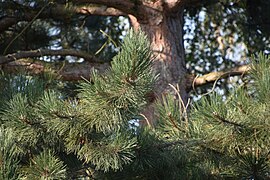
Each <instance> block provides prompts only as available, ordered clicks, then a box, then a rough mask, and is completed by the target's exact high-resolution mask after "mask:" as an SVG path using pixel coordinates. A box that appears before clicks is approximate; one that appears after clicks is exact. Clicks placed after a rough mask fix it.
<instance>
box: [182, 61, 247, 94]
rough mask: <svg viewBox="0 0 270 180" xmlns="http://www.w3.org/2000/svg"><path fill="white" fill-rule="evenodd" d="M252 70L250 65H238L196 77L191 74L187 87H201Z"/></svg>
mask: <svg viewBox="0 0 270 180" xmlns="http://www.w3.org/2000/svg"><path fill="white" fill-rule="evenodd" d="M250 70H251V67H250V65H242V66H237V67H234V68H231V69H228V70H225V71H219V72H211V73H209V74H205V75H203V76H200V77H195V76H194V75H191V76H190V77H188V79H189V80H188V83H187V89H191V88H192V87H199V86H203V85H205V84H209V83H213V82H215V81H217V80H218V79H221V78H227V77H229V76H241V75H244V74H245V73H247V72H248V71H250Z"/></svg>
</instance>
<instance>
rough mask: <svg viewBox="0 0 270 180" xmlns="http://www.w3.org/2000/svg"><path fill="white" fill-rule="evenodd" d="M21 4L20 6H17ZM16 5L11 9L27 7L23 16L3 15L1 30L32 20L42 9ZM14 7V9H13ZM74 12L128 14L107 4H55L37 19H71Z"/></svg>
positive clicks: (100, 14)
mask: <svg viewBox="0 0 270 180" xmlns="http://www.w3.org/2000/svg"><path fill="white" fill-rule="evenodd" d="M17 6H19V7H17ZM17 6H16V7H11V10H16V9H18V8H20V9H25V11H24V13H23V15H21V16H3V17H1V18H0V32H3V31H5V30H7V29H8V28H9V27H11V26H13V25H15V24H17V23H18V22H20V21H31V20H32V19H33V18H34V17H35V16H36V14H37V13H38V12H39V10H40V9H32V8H29V7H27V6H23V5H20V4H18V5H17ZM12 8H14V9H12ZM72 14H81V15H99V16H121V15H126V14H125V13H123V12H122V11H120V10H118V9H115V8H112V7H107V6H72V7H66V6H64V5H57V4H55V5H53V6H48V8H47V9H46V10H45V11H43V12H41V13H40V15H39V16H38V17H37V19H49V18H52V19H54V20H69V19H70V17H71V15H72Z"/></svg>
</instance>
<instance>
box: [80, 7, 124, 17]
mask: <svg viewBox="0 0 270 180" xmlns="http://www.w3.org/2000/svg"><path fill="white" fill-rule="evenodd" d="M75 12H76V13H77V14H85V15H98V16H125V15H126V14H125V13H124V12H122V11H120V10H118V9H115V8H112V7H107V6H99V7H93V6H81V7H76V8H75Z"/></svg>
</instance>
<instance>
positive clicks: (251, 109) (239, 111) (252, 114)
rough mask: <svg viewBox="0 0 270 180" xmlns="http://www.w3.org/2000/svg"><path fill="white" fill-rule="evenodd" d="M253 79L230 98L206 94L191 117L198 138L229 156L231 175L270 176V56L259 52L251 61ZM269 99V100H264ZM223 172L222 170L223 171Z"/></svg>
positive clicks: (242, 176)
mask: <svg viewBox="0 0 270 180" xmlns="http://www.w3.org/2000/svg"><path fill="white" fill-rule="evenodd" d="M252 66H253V69H252V74H251V77H252V78H253V80H254V82H253V83H251V84H250V85H249V86H251V87H249V88H248V89H249V90H245V87H244V86H242V87H239V88H238V89H236V90H235V91H234V92H233V93H232V94H231V96H230V97H228V98H227V99H225V100H224V99H222V97H220V96H218V95H212V96H211V97H208V98H207V97H203V98H202V100H201V101H200V102H199V103H196V105H195V110H194V111H192V114H191V117H192V121H193V126H194V127H196V128H198V127H199V128H200V129H199V131H198V132H197V137H199V138H200V139H201V140H202V141H204V142H205V144H206V146H207V148H210V149H211V150H213V151H216V152H217V153H219V154H220V156H225V157H230V162H231V166H232V167H234V168H233V169H232V171H231V173H232V175H234V176H235V177H236V176H238V177H241V178H248V179H249V178H254V179H267V178H269V168H270V167H269V152H270V149H269V147H270V146H269V145H270V141H269V127H270V126H269V125H270V124H269V122H270V121H269V120H270V119H269V117H270V116H269V115H270V114H269V111H268V110H269V108H270V107H269V101H268V100H267V98H269V89H270V83H269V82H270V81H269V77H267V75H268V74H269V68H270V59H269V57H267V56H265V55H263V54H260V55H259V56H258V57H257V58H254V60H253V62H252ZM265 98H266V99H265ZM220 173H222V171H221V172H220Z"/></svg>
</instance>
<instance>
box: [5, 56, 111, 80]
mask: <svg viewBox="0 0 270 180" xmlns="http://www.w3.org/2000/svg"><path fill="white" fill-rule="evenodd" d="M109 67H110V65H109V63H103V64H100V63H92V62H88V61H84V62H82V63H66V64H65V63H49V62H44V61H40V60H30V59H21V60H18V61H14V62H10V63H7V64H4V65H2V70H3V71H4V72H6V73H14V74H17V73H19V72H21V71H26V72H28V73H30V74H32V75H39V74H42V73H44V72H46V71H53V72H55V73H57V75H59V76H60V78H61V79H62V80H65V81H77V80H81V79H82V78H86V79H90V78H91V71H92V70H93V69H95V70H97V71H98V72H99V73H104V72H105V71H106V70H107V69H108V68H109Z"/></svg>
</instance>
